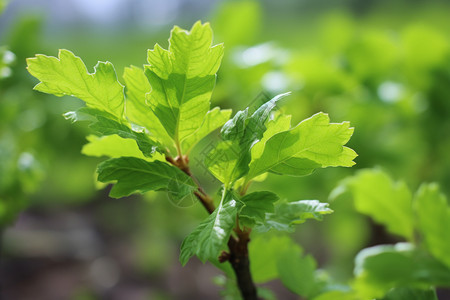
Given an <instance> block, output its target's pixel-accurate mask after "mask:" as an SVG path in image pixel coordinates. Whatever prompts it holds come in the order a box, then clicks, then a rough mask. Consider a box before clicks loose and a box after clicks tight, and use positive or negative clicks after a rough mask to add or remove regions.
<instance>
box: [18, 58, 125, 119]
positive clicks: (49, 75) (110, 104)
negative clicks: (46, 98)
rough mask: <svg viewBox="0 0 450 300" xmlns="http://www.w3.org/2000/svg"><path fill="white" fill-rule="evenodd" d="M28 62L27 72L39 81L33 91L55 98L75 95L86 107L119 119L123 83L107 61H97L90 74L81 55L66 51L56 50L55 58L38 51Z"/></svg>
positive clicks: (121, 114)
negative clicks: (56, 55) (51, 95)
mask: <svg viewBox="0 0 450 300" xmlns="http://www.w3.org/2000/svg"><path fill="white" fill-rule="evenodd" d="M27 64H28V67H27V69H28V72H30V74H31V75H33V76H34V77H36V78H37V79H39V80H40V81H41V82H40V83H38V84H37V85H36V86H35V87H34V89H35V90H38V91H40V92H43V93H48V94H53V95H55V96H58V97H61V96H64V95H69V96H74V97H77V98H80V99H81V100H83V101H84V102H86V105H87V106H88V107H92V108H96V109H99V110H102V111H105V112H108V113H110V114H112V115H113V116H115V117H117V118H118V119H121V118H122V116H123V112H124V94H123V86H122V85H121V84H120V82H119V81H118V79H117V75H116V71H115V70H114V66H113V65H112V64H111V63H110V62H98V63H97V65H96V66H95V67H94V73H92V74H91V73H89V72H88V71H87V69H86V66H85V65H84V63H83V61H82V60H81V58H79V57H78V56H75V55H74V54H73V53H72V52H70V51H68V50H59V53H58V58H56V57H52V56H46V55H41V54H38V55H36V57H33V58H28V59H27Z"/></svg>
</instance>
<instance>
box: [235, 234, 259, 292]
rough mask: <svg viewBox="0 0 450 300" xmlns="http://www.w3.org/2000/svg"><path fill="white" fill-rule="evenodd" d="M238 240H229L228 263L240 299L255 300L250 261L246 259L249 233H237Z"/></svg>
mask: <svg viewBox="0 0 450 300" xmlns="http://www.w3.org/2000/svg"><path fill="white" fill-rule="evenodd" d="M237 233H238V238H237V239H235V238H233V237H232V238H230V240H229V241H228V248H229V249H230V255H229V258H228V261H229V262H230V264H231V266H232V267H233V270H234V273H235V274H236V279H237V283H238V287H239V290H240V291H241V295H242V298H244V299H245V300H257V299H258V296H257V292H256V287H255V284H254V283H253V278H252V274H251V273H250V261H249V259H248V242H249V241H250V238H249V234H250V233H249V232H243V231H240V230H239V231H238V232H237Z"/></svg>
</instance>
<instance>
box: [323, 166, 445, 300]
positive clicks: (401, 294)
mask: <svg viewBox="0 0 450 300" xmlns="http://www.w3.org/2000/svg"><path fill="white" fill-rule="evenodd" d="M331 198H332V199H335V201H342V200H343V199H344V198H350V199H353V202H354V206H355V209H356V210H357V211H358V212H360V213H362V214H365V215H368V216H370V217H371V218H372V219H373V220H374V221H375V222H377V223H378V224H381V225H383V226H385V227H386V230H387V231H388V232H390V233H392V234H395V235H396V236H398V237H399V238H400V240H401V241H402V242H399V243H397V244H395V245H376V246H373V247H370V248H366V249H363V250H361V251H360V252H359V253H358V255H357V256H356V258H355V270H354V275H355V276H354V278H353V279H352V281H351V283H350V286H348V287H347V288H344V289H341V290H340V291H337V290H333V289H331V291H328V292H326V293H323V294H322V295H320V296H319V297H318V298H317V299H320V300H325V299H330V300H331V299H336V298H337V297H338V295H339V297H340V298H339V299H386V300H387V299H395V300H406V299H408V300H409V299H424V300H434V299H437V296H436V292H435V289H436V287H441V288H448V287H450V257H449V253H450V205H449V203H448V200H447V198H446V197H445V196H444V195H443V194H442V193H441V191H440V188H439V186H438V185H437V184H435V183H429V184H422V185H421V186H420V188H419V189H418V191H417V192H416V194H415V195H413V194H412V192H411V190H410V189H409V188H408V186H407V185H406V183H405V182H404V181H394V180H393V179H392V178H391V177H389V175H388V174H386V173H385V172H383V171H382V170H380V169H364V170H360V171H358V172H357V174H356V175H354V176H351V177H348V178H346V179H344V180H343V181H342V182H341V184H340V185H339V186H338V187H337V188H336V189H335V190H334V191H333V192H332V194H331Z"/></svg>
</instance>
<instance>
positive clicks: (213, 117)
mask: <svg viewBox="0 0 450 300" xmlns="http://www.w3.org/2000/svg"><path fill="white" fill-rule="evenodd" d="M230 115H231V110H230V109H222V110H221V109H220V108H218V107H215V108H213V109H212V110H210V111H209V112H208V113H207V114H206V116H205V119H204V121H203V123H202V125H201V126H200V127H199V128H198V129H197V130H196V131H195V132H194V133H192V134H191V135H189V136H187V137H186V138H185V139H184V140H183V141H182V142H181V147H182V148H183V149H184V151H185V153H189V152H190V150H191V149H192V148H193V147H194V146H195V145H196V144H197V143H198V142H199V141H200V140H202V139H203V138H204V137H205V136H207V135H208V134H210V133H211V132H213V131H214V130H216V129H217V128H219V127H220V126H222V125H223V124H224V123H225V122H226V121H228V119H229V118H230Z"/></svg>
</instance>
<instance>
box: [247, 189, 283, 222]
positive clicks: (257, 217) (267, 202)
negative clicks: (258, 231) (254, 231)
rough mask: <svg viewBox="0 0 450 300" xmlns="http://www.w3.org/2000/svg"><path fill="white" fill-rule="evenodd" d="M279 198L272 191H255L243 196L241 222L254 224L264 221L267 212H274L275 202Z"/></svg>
mask: <svg viewBox="0 0 450 300" xmlns="http://www.w3.org/2000/svg"><path fill="white" fill-rule="evenodd" d="M278 199H279V198H278V196H277V195H275V194H274V193H272V192H254V193H251V194H248V195H245V196H244V197H242V198H241V201H242V203H243V204H244V207H243V208H242V209H241V211H240V212H239V220H240V222H241V224H243V225H246V226H253V225H254V224H256V223H257V222H260V223H262V222H264V220H265V217H266V213H270V212H273V210H274V208H273V203H274V202H276V201H277V200H278Z"/></svg>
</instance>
